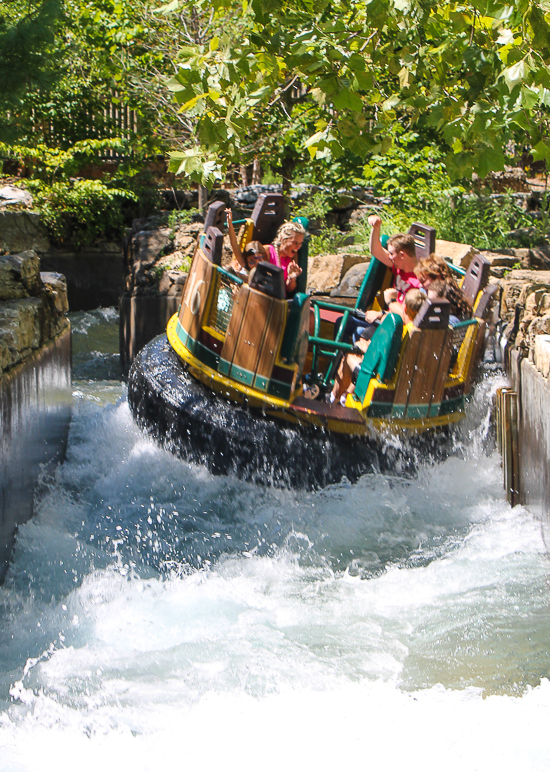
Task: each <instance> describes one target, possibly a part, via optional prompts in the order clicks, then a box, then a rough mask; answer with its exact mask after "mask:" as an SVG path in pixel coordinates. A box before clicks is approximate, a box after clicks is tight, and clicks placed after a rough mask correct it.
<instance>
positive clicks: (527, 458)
mask: <svg viewBox="0 0 550 772" xmlns="http://www.w3.org/2000/svg"><path fill="white" fill-rule="evenodd" d="M507 370H508V374H509V377H510V382H511V388H509V389H503V390H502V392H503V393H501V394H499V395H498V399H497V435H498V437H499V440H500V441H499V445H500V449H501V452H502V457H503V471H504V487H505V489H506V494H507V498H508V501H510V503H511V504H512V505H514V504H525V506H526V507H527V508H528V509H529V510H530V511H531V512H532V513H533V514H534V515H536V516H538V517H539V518H540V519H541V523H542V529H543V533H544V538H545V541H546V544H547V546H548V547H549V548H550V379H549V372H550V335H540V336H537V338H536V341H535V347H534V350H533V361H529V359H528V358H522V356H521V354H520V352H519V351H518V350H517V349H516V350H513V351H511V353H510V355H509V357H508V367H507Z"/></svg>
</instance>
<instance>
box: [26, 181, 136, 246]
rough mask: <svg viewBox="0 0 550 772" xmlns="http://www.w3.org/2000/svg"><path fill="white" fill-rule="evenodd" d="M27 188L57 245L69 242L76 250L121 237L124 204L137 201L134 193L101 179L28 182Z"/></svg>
mask: <svg viewBox="0 0 550 772" xmlns="http://www.w3.org/2000/svg"><path fill="white" fill-rule="evenodd" d="M27 187H28V188H29V190H30V191H31V192H32V193H33V196H34V197H35V201H36V203H37V205H38V207H39V209H40V212H41V214H42V221H43V222H44V224H45V225H46V227H47V228H48V231H49V233H50V236H51V238H52V240H53V241H54V243H56V244H58V245H61V244H63V243H64V242H66V241H68V240H69V239H70V241H71V243H72V244H74V245H75V246H76V247H77V248H81V247H84V246H87V245H89V244H93V243H94V242H96V241H98V240H99V239H109V238H119V237H120V232H121V230H122V228H123V226H124V214H123V208H122V204H123V202H124V201H131V202H135V201H136V200H137V197H136V195H135V194H134V193H132V192H130V191H125V190H120V189H117V188H110V187H108V186H107V185H105V184H104V183H103V182H100V181H99V180H74V181H73V182H54V184H53V185H51V186H46V185H44V184H43V183H41V182H39V181H29V182H28V183H27Z"/></svg>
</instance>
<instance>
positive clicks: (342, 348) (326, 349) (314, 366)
mask: <svg viewBox="0 0 550 772" xmlns="http://www.w3.org/2000/svg"><path fill="white" fill-rule="evenodd" d="M312 303H313V314H314V320H315V323H314V328H313V333H314V334H313V335H312V336H310V337H309V342H310V343H311V344H312V346H313V349H312V361H311V374H312V375H313V377H314V378H317V376H318V375H320V373H317V370H318V367H319V358H320V357H321V356H324V357H328V358H329V359H330V362H329V366H328V368H327V371H326V373H325V375H324V376H323V377H322V378H321V379H320V383H321V384H322V386H323V387H325V388H326V387H328V385H329V383H330V382H331V380H332V379H333V378H334V372H335V370H336V367H337V365H338V362H339V360H340V354H342V353H343V352H348V351H353V349H354V346H353V345H352V344H351V343H344V342H343V341H342V336H343V335H344V332H345V329H346V325H347V323H348V319H349V316H350V314H351V313H353V310H354V309H352V308H349V307H348V306H338V305H336V304H334V303H326V302H324V301H322V300H317V299H314V298H312ZM322 308H323V309H325V310H327V311H336V312H339V311H341V312H342V321H341V323H340V328H339V330H338V333H337V334H336V338H335V339H334V340H332V339H330V338H322V337H321V336H320V335H319V332H320V326H321V312H320V310H321V309H322Z"/></svg>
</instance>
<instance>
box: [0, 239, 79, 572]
mask: <svg viewBox="0 0 550 772" xmlns="http://www.w3.org/2000/svg"><path fill="white" fill-rule="evenodd" d="M67 310H68V305H67V287H66V283H65V280H64V278H63V277H62V276H60V275H59V274H51V273H46V272H44V273H40V261H39V259H38V256H37V255H36V253H35V252H32V251H27V252H23V253H21V254H14V255H4V256H2V257H0V582H1V581H2V580H3V577H4V575H5V572H6V569H7V564H8V560H9V555H10V553H11V550H12V547H13V543H14V538H15V532H16V529H17V526H18V525H19V524H21V523H24V522H25V521H26V520H28V519H29V518H30V517H31V515H32V511H33V497H34V491H35V487H36V483H37V481H38V479H39V477H40V476H41V475H42V474H44V470H45V467H44V465H47V464H48V463H51V462H55V461H56V460H57V459H59V458H61V457H62V455H63V453H64V449H65V444H66V439H67V434H68V427H69V420H70V404H71V335H70V328H69V322H68V319H67V316H66V312H67Z"/></svg>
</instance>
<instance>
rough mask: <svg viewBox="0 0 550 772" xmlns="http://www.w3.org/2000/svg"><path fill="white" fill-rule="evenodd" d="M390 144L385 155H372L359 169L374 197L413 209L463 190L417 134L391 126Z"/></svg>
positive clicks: (437, 151) (438, 152)
mask: <svg viewBox="0 0 550 772" xmlns="http://www.w3.org/2000/svg"><path fill="white" fill-rule="evenodd" d="M390 136H392V139H393V144H392V146H391V147H390V148H389V150H388V152H387V153H386V154H385V155H380V154H374V155H372V156H371V157H370V159H369V161H368V162H367V164H365V166H364V169H363V177H364V181H366V182H367V184H368V185H369V186H371V187H372V189H373V192H374V194H375V195H376V196H381V197H384V196H389V197H390V198H391V200H392V202H393V203H394V204H396V205H400V206H405V207H406V206H409V207H411V206H412V207H415V206H416V207H417V206H420V205H421V202H422V201H424V200H430V201H431V200H434V199H437V198H440V197H443V196H453V195H457V194H459V193H460V192H462V191H463V188H461V187H459V186H456V185H453V184H452V182H451V180H450V179H449V175H448V173H447V168H446V165H445V154H444V153H443V152H442V151H441V150H440V149H439V148H438V147H437V146H436V145H435V144H433V143H432V144H426V143H425V142H424V141H423V140H422V139H421V138H420V136H419V135H418V133H417V132H412V131H403V129H401V127H399V126H395V127H393V129H392V132H391V135H390Z"/></svg>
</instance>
